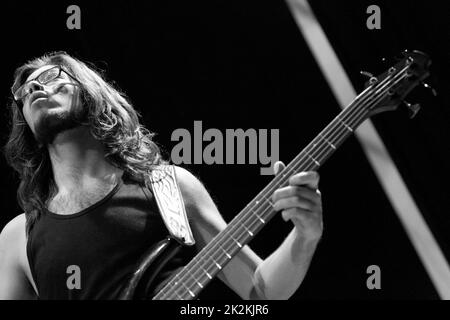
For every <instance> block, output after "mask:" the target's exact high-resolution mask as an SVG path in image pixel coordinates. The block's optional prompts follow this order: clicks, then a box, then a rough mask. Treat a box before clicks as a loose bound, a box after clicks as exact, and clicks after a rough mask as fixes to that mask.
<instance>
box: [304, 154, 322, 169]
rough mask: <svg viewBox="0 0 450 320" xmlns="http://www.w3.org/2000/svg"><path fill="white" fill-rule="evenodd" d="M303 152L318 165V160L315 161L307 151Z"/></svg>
mask: <svg viewBox="0 0 450 320" xmlns="http://www.w3.org/2000/svg"><path fill="white" fill-rule="evenodd" d="M305 153H306V155H307V156H308V158H310V159H311V160H312V161H313V162H314V163H315V164H316V166H319V167H320V162H319V161H317V160H316V159H315V158H314V157H313V156H311V155H310V154H309V153H308V152H306V151H305Z"/></svg>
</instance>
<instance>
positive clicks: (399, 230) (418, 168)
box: [0, 0, 450, 299]
mask: <svg viewBox="0 0 450 320" xmlns="http://www.w3.org/2000/svg"><path fill="white" fill-rule="evenodd" d="M71 4H77V5H79V6H80V8H81V30H68V29H67V28H66V19H67V18H68V16H69V15H68V14H67V13H66V8H67V7H68V6H69V5H71ZM371 4H377V5H379V6H380V8H381V30H368V29H367V28H366V19H367V18H368V16H369V15H368V14H367V13H366V8H367V7H368V6H369V5H371ZM311 5H312V8H313V10H314V11H315V14H316V16H317V17H318V19H319V21H320V23H321V24H322V26H323V28H324V30H325V32H326V34H327V35H328V37H329V39H330V41H331V43H332V45H333V47H334V49H335V50H336V52H337V54H338V56H339V58H340V60H341V62H342V63H343V65H344V67H345V69H346V71H347V73H348V75H349V77H350V79H351V80H352V82H353V85H354V86H355V88H356V90H357V91H358V92H360V91H361V90H362V89H363V88H364V82H365V79H364V78H363V77H361V76H360V75H359V71H360V70H367V71H371V72H373V73H375V74H379V73H381V72H383V71H385V69H387V68H388V67H389V66H390V63H391V62H394V60H390V58H391V57H394V56H396V55H398V54H399V53H400V52H401V51H402V50H404V49H410V50H412V49H417V50H421V51H424V52H426V53H428V54H429V55H430V56H431V58H432V60H433V64H432V67H431V72H432V79H430V80H429V82H430V83H431V84H432V85H433V86H434V87H435V89H436V90H437V91H438V93H439V95H438V96H437V97H436V98H434V97H432V95H431V94H429V93H428V92H427V90H425V89H417V90H415V91H414V93H413V94H412V97H411V99H410V100H412V102H421V104H422V110H421V111H420V113H419V114H418V116H417V117H416V118H414V119H412V120H409V118H408V116H407V114H406V112H403V111H396V112H389V113H384V114H380V115H378V116H375V117H374V118H373V119H372V121H373V123H374V124H375V126H376V129H377V130H378V132H379V134H380V135H381V137H382V138H383V140H384V143H385V144H386V146H387V147H388V149H389V152H390V154H391V156H392V157H393V159H394V160H395V162H396V164H397V166H398V168H399V170H400V172H401V174H402V176H403V178H404V180H405V182H406V183H407V185H408V187H409V189H410V191H411V193H412V194H413V196H414V198H415V200H416V202H417V204H418V206H419V208H420V210H421V211H422V213H423V215H424V217H425V219H426V221H427V223H428V224H429V226H430V228H431V230H432V231H433V234H434V236H435V237H436V239H437V240H438V242H439V244H440V246H441V248H442V250H443V251H444V252H445V254H446V257H447V259H448V258H449V255H450V252H449V244H450V232H449V231H448V230H450V218H449V217H448V215H447V213H448V212H450V210H449V209H450V205H449V201H448V195H449V194H450V193H449V191H450V190H449V186H448V183H447V182H448V173H449V172H450V170H449V169H450V168H449V164H448V161H447V157H446V155H447V151H448V149H449V144H448V141H447V140H448V138H449V137H450V134H449V129H448V122H449V120H450V116H449V109H448V106H449V96H448V92H449V89H450V83H449V81H448V75H447V73H448V72H449V71H450V59H449V48H450V45H449V43H450V27H449V26H450V23H449V21H448V17H449V16H450V10H449V9H448V8H447V6H446V5H445V2H444V1H421V2H414V1H389V2H387V1H386V2H383V1H370V2H369V1H359V0H358V1H345V2H344V1H339V2H337V1H325V0H320V1H319V0H316V1H313V3H311ZM0 14H1V24H2V29H1V30H2V31H1V39H2V40H1V41H2V44H3V45H2V47H3V50H2V52H3V55H2V59H3V63H2V67H1V68H2V69H1V70H2V77H1V81H2V82H1V86H0V88H1V91H0V97H1V103H2V105H3V106H4V108H3V109H4V111H2V117H1V123H0V136H1V138H2V141H1V142H2V144H4V143H5V141H6V138H7V135H8V119H7V112H6V105H7V103H8V102H9V100H10V94H9V88H10V86H11V84H12V75H13V71H14V69H15V68H16V67H18V66H20V65H21V64H22V63H24V62H25V61H27V60H29V59H31V58H33V57H36V56H40V55H41V54H44V53H46V52H49V51H54V50H65V51H67V52H68V53H70V54H73V55H75V56H76V57H78V58H81V59H82V60H84V61H89V62H92V63H94V64H95V65H96V66H98V67H99V68H101V69H103V70H105V72H106V74H107V76H108V79H110V80H114V82H115V83H116V85H118V86H119V87H120V88H121V89H122V90H123V91H124V92H126V93H127V95H128V96H129V97H130V99H131V101H132V102H133V103H134V105H135V107H136V108H137V109H138V110H139V111H140V112H141V114H142V121H143V122H144V123H145V124H146V125H147V127H148V128H149V129H150V130H152V131H155V132H157V133H158V135H157V137H156V141H157V142H158V143H159V144H160V145H161V146H163V148H164V150H165V152H166V155H167V156H169V155H170V150H171V149H172V147H173V146H174V145H175V144H176V142H172V141H171V139H170V137H171V133H172V132H173V131H174V130H175V129H177V128H186V129H188V130H189V131H191V133H193V123H194V120H201V121H203V128H204V130H206V129H207V128H218V129H220V130H223V132H224V130H225V129H226V128H230V129H236V128H243V129H244V130H245V129H248V128H255V129H259V128H266V129H270V128H278V129H280V158H281V159H282V160H284V161H285V162H286V163H287V162H289V161H290V160H291V159H292V158H293V157H294V156H295V155H296V154H297V153H298V152H300V151H301V149H302V148H303V147H304V146H306V144H307V143H308V142H309V141H310V140H311V139H312V138H313V137H314V136H315V135H316V134H317V133H318V132H319V131H320V130H321V129H322V128H323V127H324V126H325V125H326V124H327V123H328V122H329V121H331V120H332V119H333V118H334V117H335V116H336V115H337V113H338V112H339V111H340V108H339V106H338V104H337V102H336V101H335V99H334V97H333V95H332V93H331V91H330V90H329V88H328V85H327V83H326V81H325V80H324V78H323V77H322V74H321V72H320V70H319V69H318V67H317V65H316V64H315V61H314V59H313V57H312V55H311V53H310V51H309V49H308V47H307V45H306V43H305V42H304V40H303V38H302V36H301V34H300V31H299V30H298V27H297V25H296V24H295V22H294V20H293V18H292V17H291V14H290V12H289V9H288V7H287V6H286V3H285V2H284V1H229V0H228V1H168V2H165V3H163V2H159V1H158V2H157V1H152V2H150V1H147V2H145V3H144V2H143V1H139V2H138V1H126V2H124V3H122V4H118V3H117V4H116V3H114V2H107V1H104V2H102V1H98V2H96V3H89V4H88V3H84V2H67V1H60V2H58V3H57V4H56V3H46V2H40V3H29V4H24V3H22V2H12V1H9V2H6V1H4V2H3V3H2V10H1V13H0ZM382 57H386V58H388V59H387V60H388V63H387V64H383V63H382V62H381V58H382ZM205 145H206V144H205ZM0 161H1V162H0V174H1V179H2V182H1V184H0V188H1V193H0V196H1V201H0V206H1V207H0V211H1V215H0V227H3V226H4V225H5V224H6V223H7V222H8V221H9V220H10V219H11V218H13V217H14V216H16V215H18V214H20V213H21V209H20V208H19V207H18V205H17V203H16V201H15V191H16V188H17V185H18V181H17V176H16V175H15V174H14V173H13V172H12V170H11V169H10V168H9V167H8V166H7V165H6V163H5V160H4V158H1V160H0ZM185 167H186V168H188V169H189V170H191V171H192V172H194V173H195V174H196V175H197V176H198V177H199V178H200V179H201V180H202V181H203V182H204V183H205V185H206V186H207V188H208V190H209V191H210V193H211V195H212V196H213V198H214V199H215V201H216V203H217V205H218V207H219V209H220V211H221V213H222V214H223V216H224V217H225V219H226V220H228V221H229V220H231V219H232V217H233V216H234V215H236V214H237V213H238V212H239V211H240V210H241V209H242V208H243V207H244V206H245V205H246V204H247V202H248V201H250V200H251V199H252V198H253V196H255V195H256V194H257V193H258V192H259V191H260V190H261V189H262V188H263V187H264V186H265V185H266V184H267V183H268V182H269V181H270V179H271V177H270V176H261V175H260V171H259V170H260V165H259V164H258V165H209V166H208V165H186V166H185ZM319 171H320V174H321V183H320V188H321V191H322V195H323V206H324V224H325V231H324V236H323V239H322V241H321V243H320V245H319V247H318V250H317V252H316V254H315V257H314V259H313V262H312V265H311V268H310V270H309V272H308V274H307V276H306V278H305V280H304V282H303V284H302V286H301V288H300V289H299V290H298V291H297V293H296V294H295V296H294V297H293V299H348V298H351V299H438V298H439V297H438V295H437V292H436V291H435V289H434V287H433V285H432V283H431V281H430V279H429V278H428V275H427V273H426V271H425V269H424V267H423V266H422V263H421V262H420V260H419V258H418V256H417V254H416V252H415V250H414V248H413V247H412V245H411V242H410V241H409V239H408V237H407V235H406V233H405V231H404V229H403V227H402V226H401V224H400V222H399V220H398V218H397V216H396V214H395V212H394V211H393V209H392V207H391V205H390V203H389V201H388V200H387V198H386V196H385V194H384V192H383V189H382V188H381V186H380V184H379V182H378V180H377V178H376V177H375V175H374V173H373V171H372V169H371V167H370V165H369V163H368V161H367V160H366V158H365V156H364V154H363V152H362V149H361V147H360V145H359V143H358V142H357V140H356V139H355V138H354V137H351V138H350V139H349V140H348V141H347V142H346V143H345V144H344V145H343V146H342V147H341V148H340V149H339V150H338V151H337V152H336V153H335V155H334V156H333V157H332V158H331V159H330V160H329V161H328V162H327V163H326V164H325V165H324V166H323V167H322V168H321V169H320V170H319ZM290 228H291V226H290V224H287V223H285V222H283V220H282V219H281V217H279V216H277V217H276V218H274V219H273V220H272V222H271V223H270V224H269V225H268V226H267V227H266V228H265V229H264V230H263V231H262V232H261V233H260V234H259V235H258V237H257V238H256V239H255V240H253V241H252V242H251V243H250V246H251V247H252V248H253V249H254V250H255V251H256V252H257V253H258V254H259V255H260V256H261V257H266V256H267V255H268V254H270V253H271V252H272V251H273V250H274V249H275V248H276V247H277V246H278V245H279V244H280V243H281V241H282V240H283V239H284V237H285V236H286V235H287V233H288V231H289V230H290ZM372 264H376V265H378V266H380V268H381V287H382V288H381V290H368V289H367V287H366V279H367V277H368V275H367V274H366V269H367V267H368V266H369V265H372ZM211 298H236V295H234V293H232V292H231V291H230V290H229V289H228V288H226V287H225V286H224V285H222V283H221V282H220V281H219V280H215V281H213V282H212V283H211V285H210V286H209V287H208V288H206V289H205V290H204V291H203V293H202V294H201V299H211Z"/></svg>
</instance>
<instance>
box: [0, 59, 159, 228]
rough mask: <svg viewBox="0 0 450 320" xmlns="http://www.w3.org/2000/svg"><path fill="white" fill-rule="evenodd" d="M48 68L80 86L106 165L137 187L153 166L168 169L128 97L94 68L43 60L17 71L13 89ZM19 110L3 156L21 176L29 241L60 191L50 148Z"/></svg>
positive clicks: (13, 111) (13, 112)
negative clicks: (60, 69)
mask: <svg viewBox="0 0 450 320" xmlns="http://www.w3.org/2000/svg"><path fill="white" fill-rule="evenodd" d="M45 65H61V66H63V67H65V69H66V70H67V71H69V72H70V73H71V74H72V75H73V76H75V78H76V79H78V80H79V82H80V84H81V86H80V97H81V102H82V103H83V107H84V108H86V113H87V116H86V118H85V123H80V124H81V125H87V126H88V127H89V128H90V132H91V134H92V136H93V137H94V138H95V139H97V140H98V141H100V142H101V143H102V145H103V146H104V148H105V150H106V153H105V159H106V160H107V161H108V162H110V163H111V164H112V165H114V166H116V167H118V168H120V169H122V170H124V173H126V174H127V176H128V177H130V178H131V179H132V180H134V181H136V182H139V183H144V182H145V175H146V174H147V173H148V172H149V171H150V170H152V169H153V168H154V167H155V166H157V165H160V164H165V163H167V161H165V160H164V159H163V157H162V156H161V152H160V149H159V147H158V145H157V144H156V143H155V142H154V141H152V138H153V136H154V133H152V132H150V131H149V130H147V129H146V128H145V127H144V126H143V125H141V124H140V123H139V117H140V115H139V113H138V112H137V111H136V110H135V109H134V108H133V106H132V105H131V102H130V101H129V100H128V98H127V97H126V96H125V94H124V93H122V92H120V90H119V89H118V88H115V87H114V86H113V84H112V83H110V82H108V81H107V80H105V77H104V75H103V74H102V72H101V71H99V70H97V68H96V67H95V66H93V65H89V66H88V65H87V64H86V63H84V62H82V61H81V60H79V59H77V58H75V57H72V56H70V55H69V54H67V53H66V52H63V51H58V52H53V53H49V54H45V55H43V56H41V57H39V58H35V59H33V60H30V61H28V62H27V63H25V64H24V65H23V66H21V67H19V68H17V69H16V71H15V72H14V84H13V89H15V88H18V87H19V86H20V85H22V84H23V83H24V81H25V80H26V79H27V78H28V76H29V75H30V74H31V73H33V72H34V70H37V69H39V68H41V67H42V66H45ZM21 109H22V105H21V102H16V101H14V99H12V101H11V103H10V104H9V111H10V116H11V117H10V119H11V131H10V135H9V138H8V141H7V143H6V145H5V146H4V153H5V156H6V160H7V162H8V164H9V165H10V166H11V167H13V168H14V169H15V171H17V172H18V174H19V178H20V184H19V187H18V190H17V199H18V202H19V205H20V207H21V208H22V209H23V210H24V212H25V216H26V233H27V235H28V234H29V232H30V230H31V229H32V227H33V225H34V224H35V222H36V221H37V219H39V217H40V215H41V212H42V211H43V209H44V208H45V206H46V203H47V201H48V200H49V199H50V198H51V197H52V196H53V195H54V192H55V190H56V185H55V182H54V179H53V173H52V166H51V162H50V157H49V154H48V150H47V147H46V146H45V145H42V144H39V143H38V142H37V140H36V139H35V137H34V135H33V133H32V131H31V129H30V127H29V126H28V124H27V123H26V121H25V119H24V117H23V114H22V112H21Z"/></svg>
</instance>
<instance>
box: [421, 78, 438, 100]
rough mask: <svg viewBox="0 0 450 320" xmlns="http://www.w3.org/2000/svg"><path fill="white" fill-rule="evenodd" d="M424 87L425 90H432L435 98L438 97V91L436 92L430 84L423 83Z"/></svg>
mask: <svg viewBox="0 0 450 320" xmlns="http://www.w3.org/2000/svg"><path fill="white" fill-rule="evenodd" d="M422 85H423V86H424V88H427V89H428V90H430V91H431V94H432V95H433V96H435V97H436V96H437V91H436V90H434V88H433V87H432V86H430V85H429V84H428V83H425V82H422Z"/></svg>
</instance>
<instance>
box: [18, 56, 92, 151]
mask: <svg viewBox="0 0 450 320" xmlns="http://www.w3.org/2000/svg"><path fill="white" fill-rule="evenodd" d="M53 67H55V66H54V65H47V66H43V67H41V68H39V69H37V70H35V71H34V72H33V73H32V74H30V76H29V77H28V78H27V79H26V81H25V82H27V81H30V80H31V79H35V78H36V77H37V76H38V75H40V74H41V73H42V72H43V71H46V70H49V69H51V68H53ZM28 92H29V94H28V95H27V96H25V97H24V98H23V100H22V102H23V109H22V111H23V115H24V117H25V120H26V122H27V123H28V125H29V126H30V129H31V131H32V132H33V134H34V136H35V138H36V140H37V141H38V142H40V143H43V144H48V143H52V141H53V139H54V138H55V137H56V135H57V134H59V133H60V132H63V131H65V130H68V129H71V128H74V127H76V126H78V125H79V122H78V121H76V120H77V119H78V120H80V119H82V115H83V110H82V105H81V102H80V99H79V87H78V84H77V82H76V81H75V80H74V79H72V78H71V77H70V76H69V75H67V73H65V72H61V73H60V76H59V77H57V78H56V79H54V80H52V81H50V82H48V83H46V84H40V83H39V82H37V81H36V80H34V81H31V82H30V90H29V91H28Z"/></svg>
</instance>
